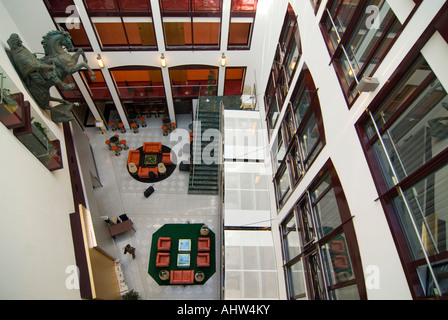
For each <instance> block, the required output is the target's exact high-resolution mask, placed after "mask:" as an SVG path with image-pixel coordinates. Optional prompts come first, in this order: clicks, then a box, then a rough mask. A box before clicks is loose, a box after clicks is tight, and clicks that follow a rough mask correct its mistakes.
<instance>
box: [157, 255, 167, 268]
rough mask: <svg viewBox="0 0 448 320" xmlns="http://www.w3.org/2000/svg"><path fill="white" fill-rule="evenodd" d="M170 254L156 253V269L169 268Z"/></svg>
mask: <svg viewBox="0 0 448 320" xmlns="http://www.w3.org/2000/svg"><path fill="white" fill-rule="evenodd" d="M169 266H170V254H169V253H167V252H157V256H156V267H169Z"/></svg>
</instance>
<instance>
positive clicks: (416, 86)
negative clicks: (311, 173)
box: [265, 1, 448, 299]
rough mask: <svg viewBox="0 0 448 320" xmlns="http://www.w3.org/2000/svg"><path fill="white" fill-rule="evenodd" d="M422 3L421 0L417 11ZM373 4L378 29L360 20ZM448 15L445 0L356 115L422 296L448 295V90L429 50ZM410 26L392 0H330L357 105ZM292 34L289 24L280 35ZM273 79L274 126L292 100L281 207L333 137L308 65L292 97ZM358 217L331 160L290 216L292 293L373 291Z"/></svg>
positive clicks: (279, 157) (281, 160)
mask: <svg viewBox="0 0 448 320" xmlns="http://www.w3.org/2000/svg"><path fill="white" fill-rule="evenodd" d="M420 2H421V1H415V3H416V5H415V8H414V11H413V12H415V10H416V9H417V8H418V6H419V4H420ZM364 5H376V6H377V8H379V13H380V17H381V20H380V21H378V28H376V29H375V32H372V31H371V30H370V29H368V28H367V29H365V28H364V29H363V28H362V27H361V26H362V23H361V21H365V18H366V16H365V15H363V13H366V11H365V8H366V7H365V6H364ZM317 8H318V3H317V6H316V7H315V9H316V11H317ZM360 8H361V9H360ZM412 14H413V13H411V14H410V15H409V16H408V18H407V19H409V18H410V17H411V16H412ZM358 17H359V18H358ZM363 19H364V20H363ZM335 21H337V23H335ZM447 21H448V4H445V5H444V6H443V7H442V9H441V10H440V12H439V14H438V15H436V19H435V20H434V23H432V24H430V25H429V26H428V27H427V30H426V31H425V32H424V33H423V36H422V37H421V38H419V40H418V41H417V43H416V44H415V46H414V47H413V49H412V50H411V51H410V53H409V54H408V56H407V57H406V58H405V59H404V60H403V62H402V64H401V65H400V66H399V67H398V68H397V70H396V72H395V73H394V74H393V76H392V77H391V79H390V80H389V81H388V82H387V83H386V84H385V86H384V88H383V89H382V90H381V91H380V92H379V93H378V94H377V95H376V97H375V99H374V100H373V101H372V103H371V104H370V105H369V106H368V108H367V109H366V110H367V111H366V113H365V115H363V116H361V117H360V119H359V121H358V122H357V123H356V130H357V132H358V135H359V137H360V141H361V143H362V146H363V149H364V152H365V154H366V157H367V161H368V164H369V166H370V169H371V173H372V176H373V178H374V181H375V184H376V186H377V190H378V193H379V195H380V200H381V203H382V205H383V208H384V211H385V214H386V218H387V220H388V222H389V225H390V228H391V231H392V234H393V236H394V239H395V243H396V244H397V249H398V252H399V254H400V256H401V258H402V260H403V268H404V270H405V274H406V276H407V279H408V281H409V286H410V288H411V293H412V294H413V296H414V298H428V297H435V296H447V295H448V277H447V276H446V275H447V270H448V251H447V240H446V239H447V236H448V234H447V229H446V224H447V221H448V210H447V209H446V208H448V205H447V203H446V202H447V201H446V199H447V198H448V197H447V196H448V189H447V187H446V186H447V185H448V184H447V180H448V178H447V177H448V166H447V163H448V142H447V141H448V97H447V92H446V89H445V87H444V85H443V84H442V83H441V81H440V80H439V79H438V78H437V76H436V74H435V73H434V71H433V70H432V68H431V66H430V65H429V64H428V62H427V60H426V59H425V57H424V56H423V55H422V54H421V53H420V50H421V48H423V47H424V46H425V44H427V42H428V40H429V39H430V38H431V37H432V36H434V35H436V33H437V34H439V35H441V36H442V37H443V38H444V39H445V41H446V42H448V30H447V28H446V25H447ZM405 24H406V22H404V23H403V24H401V23H400V22H399V21H398V20H397V18H396V17H395V14H393V12H392V11H391V8H390V7H389V5H388V3H387V2H386V1H368V2H361V1H329V2H328V4H327V7H326V8H325V12H324V14H323V17H322V24H321V27H322V33H323V35H324V38H325V39H326V41H327V44H328V49H329V52H330V54H331V56H332V62H333V65H334V67H335V70H336V73H337V75H338V78H339V80H340V82H341V88H342V90H343V92H344V93H345V94H346V99H347V104H348V106H351V104H352V103H353V102H354V99H356V97H357V95H358V92H357V91H356V83H357V79H359V78H360V77H363V76H366V75H368V76H372V75H373V74H374V73H375V70H376V69H377V68H378V66H379V64H380V62H381V61H382V60H383V58H384V57H385V56H386V54H387V52H388V50H389V49H390V47H391V46H392V44H393V42H394V41H395V40H396V38H397V37H398V36H399V34H400V32H401V30H402V28H403V25H405ZM285 34H286V32H285V30H282V35H281V36H280V37H282V36H285ZM367 44H368V45H367ZM346 48H350V50H351V51H350V54H347V51H346V50H347V49H346ZM341 57H342V58H341ZM344 57H345V58H347V59H346V60H344ZM275 59H276V58H275ZM275 59H274V60H275ZM354 62H356V64H355V63H354ZM347 63H348V64H347ZM344 65H345V67H344ZM347 66H348V67H347ZM344 68H345V70H344ZM341 70H342V72H341ZM350 71H351V74H350ZM350 77H352V78H350ZM306 79H308V81H306ZM271 83H275V82H274V81H272V79H270V80H269V82H268V87H267V88H268V89H267V90H266V95H265V102H266V108H267V112H269V111H272V105H273V102H274V101H277V102H278V104H277V106H280V107H279V108H278V109H276V112H277V114H275V112H271V113H267V118H266V121H267V124H268V126H269V128H270V129H271V130H272V129H273V128H275V127H276V122H277V119H276V118H277V117H278V114H279V112H280V109H281V108H282V107H283V108H288V109H287V110H286V112H285V116H284V118H283V120H282V123H281V125H280V126H279V128H280V129H279V132H278V133H277V138H276V139H277V140H276V143H275V144H274V147H273V150H272V151H273V166H274V168H273V169H274V172H275V178H274V186H275V189H276V195H277V205H278V208H279V210H280V209H281V208H282V207H283V205H284V204H285V202H286V200H288V196H289V195H290V194H291V193H292V191H293V189H294V188H295V186H296V185H297V184H298V183H299V181H300V178H301V175H303V174H304V173H305V172H306V170H307V169H308V167H309V165H308V166H307V157H308V158H309V159H310V160H311V162H312V160H313V159H314V158H315V156H316V154H317V153H318V152H319V151H320V150H321V149H322V148H323V146H324V145H325V136H324V131H323V126H322V119H321V117H320V115H319V113H320V106H319V101H318V98H317V94H316V92H315V88H314V83H313V81H312V77H311V75H310V74H309V72H308V71H307V69H306V64H305V65H304V69H303V70H302V72H301V74H300V75H299V79H298V82H297V85H296V88H295V89H294V92H293V94H292V95H291V99H290V101H289V102H288V103H284V102H283V101H281V99H280V98H281V97H282V96H281V94H278V96H280V98H279V97H278V96H277V97H276V96H275V95H276V94H277V93H279V92H278V91H277V92H275V93H274V94H273V95H270V94H269V93H270V92H271V90H270V88H271V87H270V86H271ZM313 101H314V106H313ZM310 110H314V111H313V112H311V111H310ZM312 115H314V119H313V116H312ZM313 137H314V139H313ZM310 138H311V139H310ZM308 139H310V140H311V143H310V144H307V143H306V141H308ZM310 150H311V151H310ZM310 152H311V153H310ZM334 190H338V192H337V194H336V193H335V192H334ZM350 216H351V215H350V213H349V211H348V207H347V203H346V200H345V197H344V195H343V191H342V187H341V186H340V185H339V182H338V179H337V175H336V173H335V169H334V168H333V167H332V165H331V162H330V164H329V165H328V164H327V166H326V167H325V168H324V169H323V170H322V172H321V173H320V174H319V175H318V178H316V182H315V183H312V184H311V186H310V187H309V188H307V190H306V192H305V193H304V194H303V195H302V196H301V197H300V199H299V200H298V201H297V202H296V204H295V205H294V206H293V209H292V211H291V212H290V214H289V215H288V216H287V218H286V219H285V220H284V222H283V223H282V224H281V233H282V238H283V249H284V260H285V264H284V267H285V274H286V280H287V283H288V290H289V291H288V293H289V297H290V298H292V299H297V298H304V297H308V298H311V299H340V298H349V299H354V298H362V299H364V298H366V294H365V288H364V280H363V276H362V270H361V269H358V268H357V267H356V266H360V260H359V256H358V255H359V253H358V251H357V244H356V237H355V234H354V231H353V225H352V223H351V220H350ZM345 253H348V254H345ZM342 256H344V257H345V258H343V257H342ZM341 261H343V262H344V263H341ZM341 266H345V267H346V268H345V269H341Z"/></svg>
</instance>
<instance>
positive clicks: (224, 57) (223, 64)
mask: <svg viewBox="0 0 448 320" xmlns="http://www.w3.org/2000/svg"><path fill="white" fill-rule="evenodd" d="M226 62H227V58H226V55H225V54H224V52H223V53H222V56H221V67H225V66H226Z"/></svg>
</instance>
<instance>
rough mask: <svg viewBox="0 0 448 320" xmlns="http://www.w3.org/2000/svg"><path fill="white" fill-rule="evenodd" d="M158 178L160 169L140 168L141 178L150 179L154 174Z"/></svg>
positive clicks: (139, 174) (139, 175)
mask: <svg viewBox="0 0 448 320" xmlns="http://www.w3.org/2000/svg"><path fill="white" fill-rule="evenodd" d="M151 173H152V174H154V175H155V177H156V178H157V177H158V176H159V170H158V169H157V167H156V168H142V167H140V168H138V177H139V178H140V179H149V178H150V177H151V175H152V174H151Z"/></svg>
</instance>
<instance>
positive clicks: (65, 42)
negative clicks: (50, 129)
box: [7, 31, 95, 123]
mask: <svg viewBox="0 0 448 320" xmlns="http://www.w3.org/2000/svg"><path fill="white" fill-rule="evenodd" d="M7 42H8V45H9V46H10V49H9V50H7V53H8V55H9V57H10V59H11V62H12V63H13V65H14V67H15V69H16V70H17V72H18V74H19V75H20V77H21V79H22V81H23V82H24V84H25V86H26V88H27V89H28V90H29V92H30V94H31V95H32V96H33V98H34V99H35V100H36V102H37V104H38V105H39V107H40V108H42V109H44V110H49V111H50V114H51V119H52V120H53V121H54V122H56V123H57V122H69V121H71V120H73V119H74V118H73V115H72V113H71V110H72V108H73V104H72V103H71V102H69V101H66V100H63V99H59V98H55V97H51V96H50V88H51V87H53V86H59V87H60V88H61V89H62V90H65V91H67V90H72V89H73V88H74V84H67V83H65V82H64V80H65V79H66V77H67V75H69V74H73V73H75V72H77V71H79V70H81V69H82V68H86V69H87V70H89V72H90V73H91V75H92V79H94V78H95V74H94V72H93V71H92V69H91V68H90V67H89V66H88V65H87V59H86V56H85V54H84V52H83V51H82V50H81V49H78V50H77V52H76V53H75V54H73V55H70V54H69V53H68V51H74V46H73V43H72V40H71V37H70V34H69V33H68V32H66V31H50V32H48V33H47V34H46V35H45V36H44V37H43V40H42V45H43V47H44V50H45V56H44V57H43V58H40V59H39V58H37V56H36V54H33V53H31V52H30V51H29V50H28V49H27V48H25V47H24V46H23V44H22V40H21V39H20V37H19V36H18V35H17V34H15V33H13V34H12V35H11V36H10V37H9V39H8V41H7ZM81 55H82V56H83V60H84V61H83V62H81V63H79V64H78V59H79V57H80V56H81ZM51 101H54V102H58V103H59V104H58V105H56V106H54V107H52V106H51V105H50V102H51Z"/></svg>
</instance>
